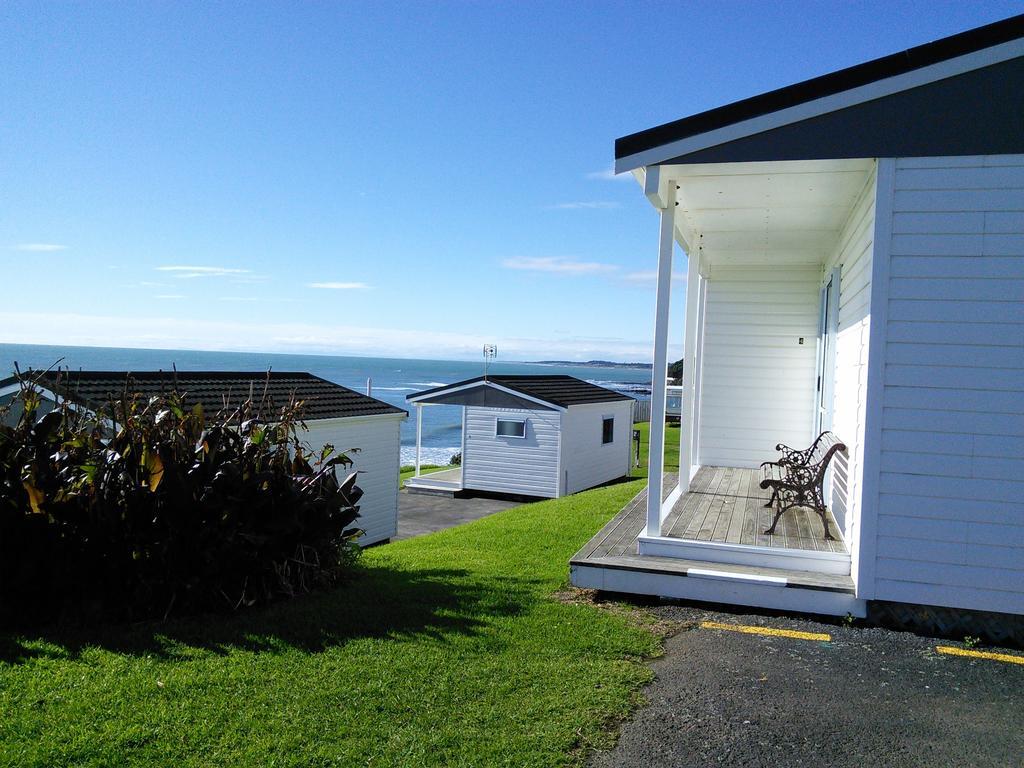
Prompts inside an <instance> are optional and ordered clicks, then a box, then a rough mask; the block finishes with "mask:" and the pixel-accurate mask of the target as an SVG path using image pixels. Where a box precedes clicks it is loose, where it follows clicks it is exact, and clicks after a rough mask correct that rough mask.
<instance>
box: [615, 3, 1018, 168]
mask: <svg viewBox="0 0 1024 768" xmlns="http://www.w3.org/2000/svg"><path fill="white" fill-rule="evenodd" d="M1020 37H1024V14H1021V15H1019V16H1013V17H1011V18H1008V19H1004V20H1002V21H997V22H995V23H994V24H988V25H986V26H983V27H978V28H976V29H971V30H968V31H966V32H961V33H960V34H957V35H952V36H951V37H945V38H942V39H941V40H936V41H934V42H931V43H926V44H924V45H919V46H917V47H915V48H910V49H908V50H906V51H902V52H900V53H894V54H892V55H890V56H884V57H882V58H880V59H874V60H873V61H868V62H865V63H863V64H858V65H856V66H853V67H849V68H847V69H841V70H839V71H838V72H832V73H830V74H827V75H822V76H821V77H815V78H813V79H811V80H805V81H803V82H802V83H796V84H795V85H789V86H786V87H785V88H779V89H778V90H774V91H769V92H768V93H763V94H760V95H758V96H753V97H751V98H749V99H743V100H742V101H737V102H734V103H732V104H727V105H725V106H722V107H717V108H715V109H711V110H708V111H706V112H701V113H699V114H696V115H692V116H690V117H685V118H683V119H681V120H674V121H672V122H670V123H665V124H664V125H659V126H656V127H654V128H649V129H647V130H645V131H640V132H638V133H633V134H630V135H629V136H623V137H622V138H620V139H617V140H616V141H615V158H616V159H619V158H623V157H629V156H630V155H635V154H636V153H638V152H643V151H646V150H648V149H653V148H655V147H660V146H663V145H665V144H670V143H672V142H674V141H679V140H680V139H685V138H689V137H691V136H696V135H698V134H702V133H706V132H708V131H713V130H715V129H718V128H722V127H725V126H727V125H732V124H734V123H738V122H742V121H744V120H749V119H751V118H755V117H760V116H761V115H766V114H770V113H772V112H777V111H779V110H781V109H787V108H789V107H793V106H796V105H798V104H803V103H805V102H808V101H814V100H815V99H820V98H822V97H824V96H831V95H833V94H836V93H841V92H842V91H848V90H850V89H852V88H857V87H860V86H862V85H867V84H868V83H873V82H876V81H878V80H884V79H886V78H889V77H894V76H896V75H901V74H904V73H906V72H911V71H913V70H915V69H920V68H922V67H927V66H930V65H932V64H937V63H938V62H941V61H946V60H948V59H953V58H956V57H958V56H964V55H966V54H968V53H973V52H975V51H980V50H982V49H984V48H990V47H992V46H994V45H999V44H1001V43H1006V42H1009V41H1011V40H1016V39H1017V38H1020Z"/></svg>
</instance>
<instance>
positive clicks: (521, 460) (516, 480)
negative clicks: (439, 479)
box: [462, 405, 561, 498]
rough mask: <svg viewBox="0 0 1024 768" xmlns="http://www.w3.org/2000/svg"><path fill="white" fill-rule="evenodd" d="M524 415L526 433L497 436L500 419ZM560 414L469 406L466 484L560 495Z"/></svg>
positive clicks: (498, 490) (464, 464)
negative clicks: (524, 435)
mask: <svg viewBox="0 0 1024 768" xmlns="http://www.w3.org/2000/svg"><path fill="white" fill-rule="evenodd" d="M499 418H500V419H525V420H526V437H525V438H522V437H497V436H496V435H495V424H496V421H497V420H498V419H499ZM560 430H561V414H560V412H558V411H529V410H521V409H513V408H481V407H477V406H472V405H467V406H466V408H465V421H464V426H463V440H464V442H465V448H464V452H463V454H462V485H463V487H464V488H472V489H474V490H478V491H493V492H496V493H515V494H522V495H525V496H545V497H549V498H554V497H556V496H558V453H559V433H560Z"/></svg>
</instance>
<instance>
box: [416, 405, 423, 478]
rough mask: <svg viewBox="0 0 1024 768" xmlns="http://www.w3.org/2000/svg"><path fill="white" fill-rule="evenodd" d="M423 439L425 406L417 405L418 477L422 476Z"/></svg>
mask: <svg viewBox="0 0 1024 768" xmlns="http://www.w3.org/2000/svg"><path fill="white" fill-rule="evenodd" d="M422 438H423V405H422V404H421V403H416V474H415V476H416V477H419V476H420V441H421V440H422Z"/></svg>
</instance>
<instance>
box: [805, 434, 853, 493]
mask: <svg viewBox="0 0 1024 768" xmlns="http://www.w3.org/2000/svg"><path fill="white" fill-rule="evenodd" d="M840 451H842V452H843V453H844V454H845V453H846V444H845V443H843V441H842V440H840V439H839V438H838V437H836V435H835V433H834V432H822V433H821V434H820V435H818V439H817V440H815V441H814V445H813V446H811V454H810V457H809V460H808V462H807V469H808V470H810V471H811V472H812V473H813V475H814V479H815V481H816V482H820V481H821V480H822V478H824V477H825V470H826V469H828V464H829V462H830V461H832V457H833V456H835V455H836V454H837V453H839V452H840Z"/></svg>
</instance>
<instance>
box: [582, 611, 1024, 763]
mask: <svg viewBox="0 0 1024 768" xmlns="http://www.w3.org/2000/svg"><path fill="white" fill-rule="evenodd" d="M651 610H652V611H653V612H654V613H655V614H656V615H657V616H658V617H659V618H660V619H663V620H665V621H667V622H670V623H671V624H673V625H675V626H676V628H677V631H676V633H675V634H674V635H672V636H671V637H669V638H668V640H667V641H666V647H665V655H664V656H663V657H662V658H660V659H658V660H656V661H655V662H654V664H653V668H654V672H655V675H656V678H655V680H654V682H653V683H652V684H651V685H650V686H649V687H648V689H647V690H646V697H647V699H648V700H649V705H648V706H645V707H644V708H642V709H641V710H639V711H638V712H637V713H636V714H635V716H634V717H633V719H631V720H630V721H628V722H627V723H624V724H623V726H622V731H621V735H620V738H619V741H618V744H617V746H616V747H615V749H613V750H612V751H609V752H603V753H597V754H594V755H592V756H591V759H590V761H589V764H590V765H591V766H593V767H594V768H598V767H604V766H616V767H617V768H626V767H629V766H637V767H638V768H639V767H640V766H643V768H649V767H650V766H719V765H726V766H816V767H819V766H857V768H865V767H869V766H901V767H902V766H927V767H928V768H941V767H942V766H1014V767H1015V768H1020V767H1021V766H1024V665H1020V664H1014V663H1006V662H1002V661H993V660H988V659H980V658H970V657H960V656H950V655H946V654H942V653H939V652H937V651H936V647H937V646H957V647H962V646H961V644H960V643H952V642H949V641H943V640H935V639H931V638H924V637H920V636H917V635H912V634H910V633H905V632H893V631H889V630H884V629H874V628H857V627H846V626H837V625H834V624H827V623H817V622H814V621H807V620H801V619H793V618H787V617H770V616H764V615H760V614H755V613H751V614H736V613H715V612H711V611H705V610H700V609H696V608H693V607H686V606H679V605H663V606H658V607H655V608H652V609H651ZM703 622H720V623H726V624H730V625H747V626H757V627H763V628H769V629H782V630H795V631H800V632H809V633H824V634H827V635H829V636H830V639H829V640H828V641H823V640H820V639H819V640H808V639H797V638H792V637H784V636H778V635H774V636H771V635H769V636H764V635H756V634H743V633H739V632H735V631H726V630H721V629H709V628H703V627H701V624H702V623H703ZM980 650H988V651H991V650H1000V649H980ZM1006 653H1009V654H1016V655H1017V656H1021V655H1024V654H1022V653H1021V652H1020V651H1006Z"/></svg>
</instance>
